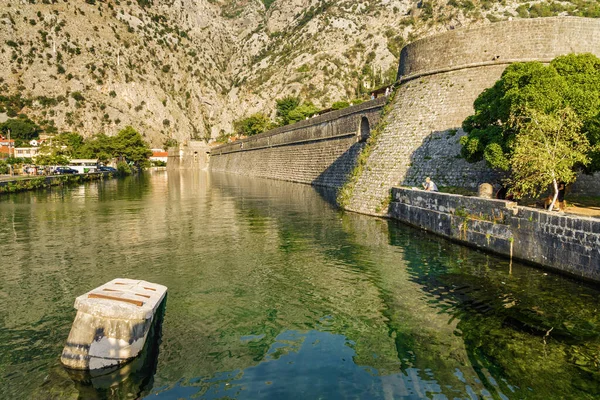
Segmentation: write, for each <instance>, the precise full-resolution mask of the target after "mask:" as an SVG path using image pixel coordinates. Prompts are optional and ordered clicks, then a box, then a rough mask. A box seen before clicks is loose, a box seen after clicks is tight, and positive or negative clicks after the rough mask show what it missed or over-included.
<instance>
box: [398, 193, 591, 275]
mask: <svg viewBox="0 0 600 400" xmlns="http://www.w3.org/2000/svg"><path fill="white" fill-rule="evenodd" d="M391 200H392V201H391V203H390V205H389V216H390V217H391V218H394V219H397V220H400V221H402V222H405V223H407V224H410V225H413V226H416V227H419V228H423V229H425V230H427V231H429V232H433V233H436V234H438V235H441V236H444V237H446V238H449V239H452V240H455V241H459V242H461V243H463V244H466V245H469V246H475V247H478V248H481V249H484V250H487V251H492V252H494V253H498V254H501V255H504V256H508V257H514V258H516V259H519V260H523V261H526V262H530V263H534V264H538V265H542V266H545V267H550V268H552V269H554V270H558V271H561V272H564V273H567V274H570V275H574V276H577V277H580V278H584V279H588V280H593V281H597V282H598V281H600V219H597V218H585V217H574V216H570V215H565V214H562V213H560V214H559V213H557V212H549V211H545V210H536V209H533V208H528V207H521V206H517V204H516V203H514V202H510V201H504V200H488V199H482V198H477V197H466V196H461V195H455V194H448V193H438V192H426V191H424V190H419V189H405V188H393V189H392V199H391Z"/></svg>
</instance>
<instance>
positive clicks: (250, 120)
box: [233, 113, 273, 136]
mask: <svg viewBox="0 0 600 400" xmlns="http://www.w3.org/2000/svg"><path fill="white" fill-rule="evenodd" d="M272 127H273V123H272V122H271V120H270V119H269V117H267V116H266V115H265V114H262V113H256V114H252V115H251V116H249V117H247V118H243V119H240V120H237V121H235V122H234V123H233V128H234V130H235V133H236V134H238V135H246V136H252V135H257V134H259V133H263V132H266V131H268V130H269V129H271V128H272Z"/></svg>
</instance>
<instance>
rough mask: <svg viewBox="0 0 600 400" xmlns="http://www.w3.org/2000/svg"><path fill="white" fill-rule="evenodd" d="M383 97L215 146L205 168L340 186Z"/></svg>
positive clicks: (378, 110)
mask: <svg viewBox="0 0 600 400" xmlns="http://www.w3.org/2000/svg"><path fill="white" fill-rule="evenodd" d="M386 99H387V98H385V97H382V98H378V99H375V100H371V101H368V102H364V103H361V104H359V105H356V106H352V107H348V108H344V109H342V110H337V111H332V112H328V113H326V114H323V115H321V116H318V117H314V118H310V119H308V120H305V121H300V122H298V123H296V124H293V125H287V126H283V127H280V128H277V129H273V130H271V131H268V132H265V133H262V134H259V135H256V136H252V137H249V138H247V139H243V140H238V141H236V142H234V143H228V144H225V145H223V146H219V147H216V148H214V149H212V150H211V152H210V169H211V170H213V171H226V172H231V173H235V174H240V175H247V176H255V177H262V178H271V179H279V180H286V181H292V182H300V183H308V184H312V185H318V186H327V187H341V186H342V185H343V184H344V182H346V180H347V176H348V174H349V173H350V171H352V169H353V167H354V165H355V162H356V157H357V156H358V154H359V153H360V151H361V150H362V148H363V146H364V143H365V140H366V138H367V137H368V136H369V135H370V130H371V128H372V127H374V126H375V125H376V124H377V123H378V122H379V118H380V114H381V109H382V108H383V106H384V105H385V102H386Z"/></svg>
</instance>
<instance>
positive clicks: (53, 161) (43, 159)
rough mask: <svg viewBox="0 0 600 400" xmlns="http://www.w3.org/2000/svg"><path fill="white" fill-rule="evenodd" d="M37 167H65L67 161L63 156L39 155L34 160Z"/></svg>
mask: <svg viewBox="0 0 600 400" xmlns="http://www.w3.org/2000/svg"><path fill="white" fill-rule="evenodd" d="M35 163H36V164H37V165H67V164H69V159H68V158H67V157H65V156H63V155H55V154H40V155H38V156H37V157H36V158H35Z"/></svg>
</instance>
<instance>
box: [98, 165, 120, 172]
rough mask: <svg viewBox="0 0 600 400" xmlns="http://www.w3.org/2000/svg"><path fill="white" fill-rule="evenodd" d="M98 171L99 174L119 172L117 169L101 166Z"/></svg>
mask: <svg viewBox="0 0 600 400" xmlns="http://www.w3.org/2000/svg"><path fill="white" fill-rule="evenodd" d="M98 171H99V172H117V169H116V168H113V167H106V166H104V165H101V166H99V167H98Z"/></svg>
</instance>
